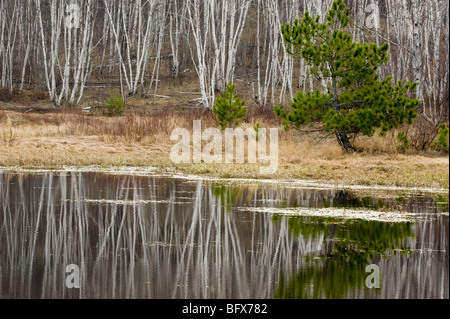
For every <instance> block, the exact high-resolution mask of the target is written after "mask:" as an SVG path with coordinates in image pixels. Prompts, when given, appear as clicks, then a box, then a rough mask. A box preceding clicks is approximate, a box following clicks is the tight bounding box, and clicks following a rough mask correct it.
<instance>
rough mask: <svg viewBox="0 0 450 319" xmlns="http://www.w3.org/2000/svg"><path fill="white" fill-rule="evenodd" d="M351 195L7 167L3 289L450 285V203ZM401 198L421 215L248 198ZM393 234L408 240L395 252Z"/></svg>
mask: <svg viewBox="0 0 450 319" xmlns="http://www.w3.org/2000/svg"><path fill="white" fill-rule="evenodd" d="M349 198H350V197H349V195H348V194H346V193H343V192H337V191H333V190H304V189H294V188H286V187H284V188H283V187H274V186H268V185H266V186H234V187H233V186H226V185H223V186H222V185H210V184H206V183H203V182H196V181H195V182H194V181H182V180H176V179H168V178H162V177H138V176H107V175H103V174H98V173H97V174H94V173H58V174H51V173H48V174H37V175H24V174H6V173H0V255H1V258H0V293H1V297H3V298H267V299H270V298H273V297H274V296H275V297H278V298H297V297H331V298H367V297H369V298H371V297H376V298H378V297H397V298H416V297H427V298H441V297H444V298H448V253H447V243H448V214H444V215H443V214H440V213H441V212H442V211H447V212H448V204H447V206H446V207H438V205H436V200H435V199H434V198H433V197H414V196H409V197H408V196H407V197H406V199H405V200H404V201H403V202H402V203H401V204H399V201H398V200H397V201H396V200H395V198H394V199H393V200H392V199H379V198H378V199H377V198H370V197H365V198H361V199H359V200H358V199H356V201H355V199H349ZM399 205H400V206H401V207H400V208H401V209H403V210H405V211H408V212H414V213H417V217H415V219H414V220H413V221H412V222H411V223H404V224H401V223H397V224H386V223H381V222H358V221H346V222H342V221H339V220H338V221H336V220H328V219H323V218H304V217H303V218H302V217H292V218H289V217H283V216H275V217H274V216H273V215H272V214H266V213H259V212H257V211H250V210H249V209H248V210H246V207H247V208H258V207H276V208H281V207H296V206H299V207H310V208H311V209H315V208H321V207H343V206H359V207H371V208H373V207H377V208H381V207H382V208H383V209H384V208H386V209H399ZM238 207H240V208H241V209H236V208H238ZM336 223H337V224H336ZM393 248H395V249H396V250H395V251H397V249H400V250H405V249H408V248H410V249H412V251H411V252H409V253H408V254H405V255H402V254H401V253H400V254H398V255H396V256H394V255H393V253H392V252H391V251H392V249H393ZM386 251H387V254H386ZM382 255H383V256H384V257H385V259H383V258H382ZM370 261H373V262H375V263H378V264H379V265H380V268H381V270H382V272H383V285H382V289H381V290H380V291H379V292H378V293H375V292H373V291H367V290H365V289H360V288H361V285H363V284H364V282H365V277H366V275H367V274H366V273H365V272H364V271H365V266H366V264H367V262H370ZM69 264H76V265H78V266H79V267H80V270H81V289H72V290H71V289H67V288H66V287H65V279H66V276H67V275H68V274H66V273H65V268H66V266H67V265H69ZM311 284H312V285H311ZM311 287H312V288H311Z"/></svg>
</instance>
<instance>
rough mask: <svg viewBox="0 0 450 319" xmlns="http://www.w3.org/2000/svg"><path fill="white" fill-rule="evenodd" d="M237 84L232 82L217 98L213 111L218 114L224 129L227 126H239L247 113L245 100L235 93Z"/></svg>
mask: <svg viewBox="0 0 450 319" xmlns="http://www.w3.org/2000/svg"><path fill="white" fill-rule="evenodd" d="M235 90H236V86H235V85H234V84H233V83H231V82H230V84H228V85H227V89H226V90H225V92H223V93H222V96H221V97H217V98H216V103H215V105H214V107H213V113H214V114H216V115H217V119H218V121H219V125H220V127H221V128H222V130H225V129H226V128H227V127H232V126H233V125H234V126H238V125H239V124H240V123H241V121H242V119H243V118H244V117H245V116H246V115H247V108H246V107H245V106H244V105H245V100H241V98H240V97H239V96H238V95H236V94H235Z"/></svg>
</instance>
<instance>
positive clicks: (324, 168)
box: [0, 87, 449, 189]
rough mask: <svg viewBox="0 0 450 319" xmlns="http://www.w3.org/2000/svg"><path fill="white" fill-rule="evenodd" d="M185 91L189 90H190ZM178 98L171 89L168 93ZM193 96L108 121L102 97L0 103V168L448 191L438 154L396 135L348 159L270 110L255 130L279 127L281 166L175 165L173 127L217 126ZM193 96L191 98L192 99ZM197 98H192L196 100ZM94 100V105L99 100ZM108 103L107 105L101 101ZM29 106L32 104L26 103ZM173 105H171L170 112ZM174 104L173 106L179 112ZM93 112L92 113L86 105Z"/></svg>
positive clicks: (137, 103)
mask: <svg viewBox="0 0 450 319" xmlns="http://www.w3.org/2000/svg"><path fill="white" fill-rule="evenodd" d="M185 90H189V87H186V88H185ZM170 93H172V94H171V95H174V90H172V91H170V90H167V91H166V92H165V93H160V94H161V95H162V96H164V95H165V94H170ZM191 95H193V94H192V93H186V92H180V93H179V96H178V97H177V98H176V100H175V101H171V102H170V104H167V101H164V99H165V98H163V97H161V98H158V101H157V103H156V105H153V103H152V102H153V98H147V99H144V98H142V97H136V98H132V99H131V100H129V101H128V103H129V108H128V110H127V113H126V114H125V115H124V116H122V117H113V118H110V117H107V116H105V115H104V114H103V113H104V110H103V109H102V108H100V106H101V101H102V100H103V99H104V98H105V96H102V95H100V94H92V95H91V98H90V99H87V100H88V102H86V103H84V104H83V106H82V107H76V108H72V109H69V108H61V109H53V108H51V107H49V105H48V103H47V104H46V103H45V102H37V103H36V102H33V104H32V105H33V107H27V106H20V105H23V104H24V103H22V104H21V103H16V102H14V101H13V102H8V103H4V102H2V103H0V167H8V168H45V169H58V168H62V167H65V166H70V167H85V166H100V167H105V168H107V167H124V166H125V167H155V168H157V169H159V170H161V171H171V172H173V171H176V172H179V173H185V174H196V175H201V176H210V177H220V178H251V179H283V180H314V181H319V182H326V183H327V184H336V185H340V186H342V185H343V186H345V185H349V186H350V185H363V186H396V187H414V188H417V187H421V188H433V189H448V188H449V157H448V155H444V154H439V153H437V152H431V151H430V152H416V151H407V152H406V153H400V152H398V150H397V146H396V141H395V138H393V137H394V133H393V134H392V135H391V136H387V137H384V138H381V137H379V136H375V137H372V138H362V137H359V138H357V139H355V140H354V141H353V143H354V145H355V146H356V147H357V148H358V149H359V151H358V152H356V153H354V154H344V153H343V152H342V151H341V149H340V147H339V145H338V144H337V142H336V141H335V139H334V138H333V137H332V136H326V135H323V134H319V133H316V132H314V130H312V131H311V132H309V133H305V132H299V131H296V130H291V131H288V132H285V131H284V130H283V129H282V126H281V124H280V122H279V121H278V120H276V119H274V117H273V114H272V113H271V112H269V111H268V112H257V111H255V110H254V109H249V114H248V118H247V119H246V123H244V124H242V125H241V127H242V128H244V129H246V128H252V127H254V125H255V124H256V123H260V125H261V127H263V128H279V167H278V171H277V172H276V173H274V174H272V175H261V174H260V170H259V168H260V166H258V165H252V164H205V163H202V164H175V163H172V162H171V160H170V151H171V149H172V147H173V146H174V145H175V144H176V143H177V142H176V141H171V140H170V135H171V132H172V131H173V129H175V128H186V129H188V130H189V131H191V132H192V126H193V121H194V120H202V129H203V130H204V129H206V128H210V127H214V128H216V127H218V125H217V122H216V120H215V118H214V116H213V115H212V114H211V113H205V112H203V111H202V110H201V109H198V108H196V104H195V103H194V102H192V101H191V102H186V99H188V98H189V97H190V96H191ZM191 98H192V97H191ZM194 98H195V96H194V97H193V98H192V99H194ZM96 101H97V102H96ZM103 101H104V100H103ZM26 104H29V103H26ZM171 105H172V106H171ZM173 105H176V107H174V106H173ZM87 106H90V107H91V108H92V109H91V110H90V112H89V113H86V112H83V107H87Z"/></svg>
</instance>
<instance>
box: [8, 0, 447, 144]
mask: <svg viewBox="0 0 450 319" xmlns="http://www.w3.org/2000/svg"><path fill="white" fill-rule="evenodd" d="M346 3H347V5H348V6H349V7H350V8H351V14H352V21H351V23H350V27H349V29H350V30H348V31H349V32H350V33H351V34H352V36H353V37H354V39H355V40H356V41H358V42H374V43H377V44H378V45H381V44H383V43H385V42H388V43H390V57H391V60H390V62H389V63H388V64H386V65H384V66H383V67H382V68H381V71H380V72H381V76H382V77H384V76H387V75H393V77H394V80H400V79H401V80H404V81H407V80H411V81H415V82H417V83H418V84H419V85H418V90H417V92H416V95H417V97H418V98H420V100H421V101H422V103H421V106H420V109H418V110H417V111H418V113H419V114H420V116H419V118H418V119H417V120H416V121H415V130H414V132H413V133H411V132H410V134H409V136H410V139H411V143H412V144H413V146H415V147H416V148H426V147H428V146H429V145H431V143H432V141H433V140H434V138H435V136H436V134H437V131H438V126H439V124H440V123H443V122H445V123H448V110H449V81H448V79H449V54H448V50H449V47H448V46H449V13H448V7H449V3H448V1H446V0H425V1H423V0H400V1H399V0H379V1H376V0H359V1H355V0H348V1H346ZM70 4H77V5H78V6H79V8H80V9H81V11H80V15H79V17H80V19H79V20H76V19H70V18H71V17H74V13H75V11H72V12H70V11H68V8H69V5H70ZM331 4H332V0H283V1H281V0H223V1H216V0H206V1H203V0H148V1H146V0H77V1H73V0H72V1H69V0H20V1H19V0H0V101H1V100H3V101H5V100H7V97H8V96H10V95H12V94H14V93H17V92H21V91H23V90H34V91H44V92H46V93H45V97H46V98H47V99H48V100H49V101H52V103H53V104H54V105H55V106H56V107H59V106H62V105H68V106H75V105H78V104H80V103H82V102H83V97H84V96H85V95H86V92H87V91H88V89H89V87H90V86H92V85H93V83H96V84H99V83H105V84H108V83H109V84H111V85H112V86H111V87H120V88H121V92H122V95H124V96H126V95H142V96H144V97H146V98H149V99H153V100H154V98H155V97H156V96H157V95H158V89H159V88H160V87H161V85H162V84H163V83H166V82H168V81H174V79H177V78H180V77H189V76H190V79H191V80H192V82H195V87H196V88H197V89H196V91H198V92H197V93H198V96H200V98H198V99H197V100H196V102H197V103H198V105H202V106H203V107H204V108H207V109H210V108H212V106H213V104H214V99H215V97H216V96H217V94H218V92H221V91H223V90H224V88H225V85H226V84H227V83H228V82H229V81H233V82H235V83H238V84H239V83H240V84H242V85H245V88H246V90H245V91H242V90H241V92H240V94H242V95H243V96H244V97H245V98H247V102H248V104H249V103H251V104H254V105H256V106H257V107H259V108H262V109H272V108H273V107H274V106H275V105H283V106H289V104H290V102H291V101H292V98H293V97H294V96H295V94H296V92H297V91H299V90H305V91H306V90H311V89H317V88H326V86H327V85H328V83H327V82H326V81H325V80H323V79H320V78H312V77H311V76H309V75H308V66H307V65H306V64H305V62H304V61H302V60H301V59H296V58H293V57H291V56H289V55H288V54H287V52H286V50H285V48H284V44H283V40H282V35H281V31H280V29H281V25H282V24H284V23H288V22H292V21H293V20H294V19H295V18H300V17H302V15H303V14H304V12H305V11H309V12H310V13H311V14H312V15H313V16H315V15H320V16H322V17H324V16H325V14H326V12H327V10H328V9H329V7H330V6H331ZM374 13H375V14H376V13H379V16H380V20H379V24H377V23H376V20H374V19H373V14H374ZM78 22H79V25H77V23H78ZM68 26H74V27H73V28H70V27H68Z"/></svg>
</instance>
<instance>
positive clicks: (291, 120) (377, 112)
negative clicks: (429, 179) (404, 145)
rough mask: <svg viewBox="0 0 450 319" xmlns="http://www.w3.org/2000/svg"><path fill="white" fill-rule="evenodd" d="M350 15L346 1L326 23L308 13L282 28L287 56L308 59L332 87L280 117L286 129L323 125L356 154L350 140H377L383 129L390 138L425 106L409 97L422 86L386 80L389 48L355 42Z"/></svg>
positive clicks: (297, 101)
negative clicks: (363, 137) (382, 67)
mask: <svg viewBox="0 0 450 319" xmlns="http://www.w3.org/2000/svg"><path fill="white" fill-rule="evenodd" d="M349 14H350V9H349V8H348V7H347V6H346V5H345V4H344V2H343V1H342V0H336V1H334V3H333V5H332V7H331V9H330V10H329V11H328V13H327V15H326V18H325V22H324V23H321V22H320V17H319V16H318V17H316V18H315V19H314V18H313V17H311V16H310V15H309V13H308V12H306V13H305V15H304V17H303V19H302V20H301V21H299V20H298V19H297V20H295V21H294V24H293V25H290V24H286V25H283V26H282V33H283V37H284V41H285V43H286V49H287V51H288V52H289V53H290V54H292V55H294V56H296V57H302V58H304V59H305V60H306V62H307V63H308V65H309V66H310V67H311V75H312V76H316V77H319V78H320V77H323V78H327V79H330V80H331V81H330V83H331V87H328V90H327V92H321V91H319V90H317V91H314V92H307V93H306V94H304V93H303V92H299V93H298V95H297V96H296V98H295V99H294V101H293V103H292V110H291V112H290V113H287V112H286V111H285V110H283V109H282V108H280V107H276V108H275V113H276V115H277V116H278V117H280V118H282V119H283V124H284V126H285V128H286V129H289V128H291V127H292V126H294V127H295V128H297V129H300V128H301V126H302V125H304V124H307V123H313V122H322V123H323V124H324V129H325V130H326V131H327V132H330V133H333V134H335V135H336V138H337V140H338V142H339V145H340V146H341V147H342V149H343V150H345V151H346V152H353V151H354V148H353V146H352V144H351V142H350V139H349V135H356V134H364V135H367V136H373V135H374V134H375V132H376V130H377V129H381V134H384V133H386V132H387V131H389V130H392V129H394V128H397V127H398V126H400V125H402V124H403V123H404V122H405V121H407V122H408V123H409V124H412V122H413V119H414V118H415V117H416V116H417V114H416V113H415V109H416V107H417V106H418V105H419V103H420V102H419V100H415V99H409V98H408V97H407V93H408V92H409V91H411V90H415V88H416V86H417V85H416V83H411V82H407V83H405V84H404V83H403V82H402V81H399V82H398V83H397V85H393V83H392V82H393V81H392V77H387V78H386V79H384V80H380V78H379V75H378V74H377V70H378V68H379V67H380V65H381V64H383V63H385V62H388V61H389V57H388V50H389V45H388V44H387V43H386V44H384V45H382V46H381V47H378V46H377V45H376V44H373V43H370V44H369V43H363V44H360V43H357V42H354V41H353V38H352V36H351V35H350V34H349V33H348V32H346V30H348V24H349V21H350V18H349Z"/></svg>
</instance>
